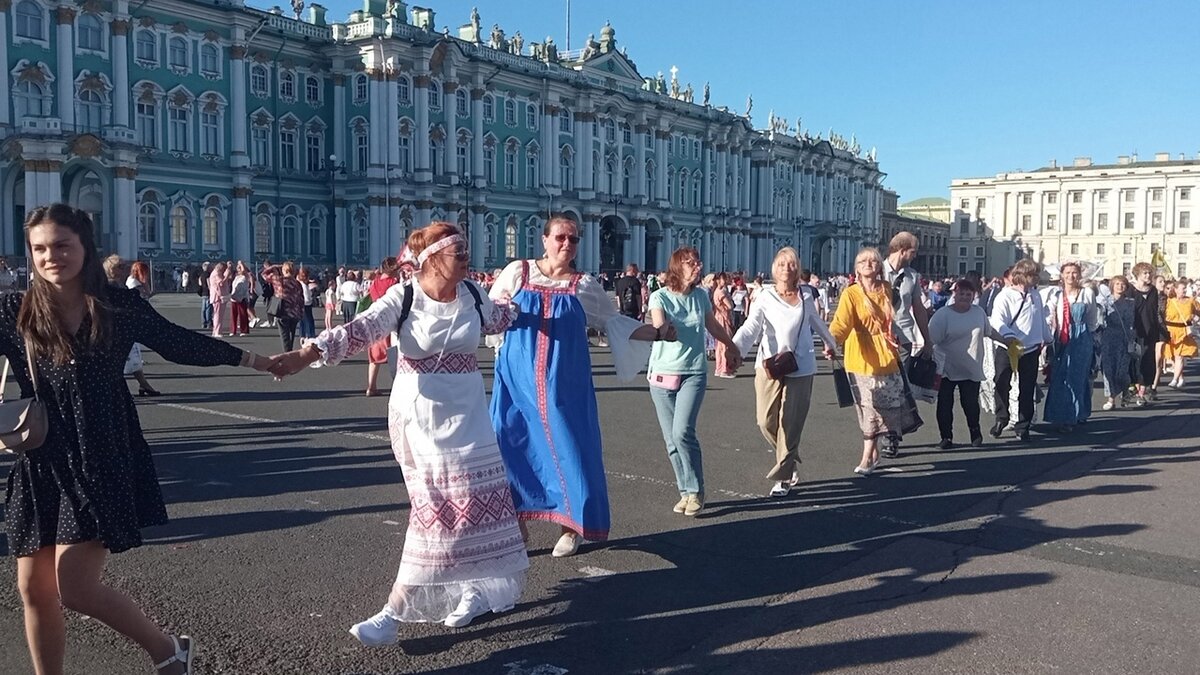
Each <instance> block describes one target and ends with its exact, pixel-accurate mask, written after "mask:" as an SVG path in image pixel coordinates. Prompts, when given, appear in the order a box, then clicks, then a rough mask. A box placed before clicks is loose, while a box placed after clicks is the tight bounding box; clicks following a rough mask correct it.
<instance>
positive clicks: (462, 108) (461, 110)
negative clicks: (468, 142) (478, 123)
mask: <svg viewBox="0 0 1200 675" xmlns="http://www.w3.org/2000/svg"><path fill="white" fill-rule="evenodd" d="M454 111H455V114H456V115H458V116H459V117H469V116H470V114H471V105H470V102H469V99H468V98H467V90H466V89H463V88H462V87H459V88H458V90H457V91H455V92H454Z"/></svg>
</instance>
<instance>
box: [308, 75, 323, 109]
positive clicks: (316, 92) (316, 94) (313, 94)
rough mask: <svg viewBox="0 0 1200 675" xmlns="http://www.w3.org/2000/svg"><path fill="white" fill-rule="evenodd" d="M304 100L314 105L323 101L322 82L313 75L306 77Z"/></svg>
mask: <svg viewBox="0 0 1200 675" xmlns="http://www.w3.org/2000/svg"><path fill="white" fill-rule="evenodd" d="M304 100H305V101H306V102H308V103H311V104H313V105H316V104H318V103H320V102H321V82H320V80H318V79H317V78H316V77H314V76H312V75H309V76H307V77H305V78H304Z"/></svg>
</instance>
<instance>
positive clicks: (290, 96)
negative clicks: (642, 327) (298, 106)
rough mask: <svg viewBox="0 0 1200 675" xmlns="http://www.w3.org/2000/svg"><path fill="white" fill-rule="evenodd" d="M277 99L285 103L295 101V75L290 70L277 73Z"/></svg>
mask: <svg viewBox="0 0 1200 675" xmlns="http://www.w3.org/2000/svg"><path fill="white" fill-rule="evenodd" d="M279 98H282V99H283V100H285V101H294V100H296V74H295V73H293V72H292V71H290V70H285V71H283V72H281V73H279Z"/></svg>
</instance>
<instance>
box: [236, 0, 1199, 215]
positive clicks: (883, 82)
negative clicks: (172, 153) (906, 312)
mask: <svg viewBox="0 0 1200 675" xmlns="http://www.w3.org/2000/svg"><path fill="white" fill-rule="evenodd" d="M250 2H251V4H253V5H255V6H260V7H266V6H269V4H273V3H266V2H263V0H250ZM280 4H281V5H282V6H284V7H286V6H287V5H286V3H283V2H281V3H280ZM322 4H325V5H326V6H327V7H328V8H329V9H330V12H329V17H330V19H331V20H333V21H342V20H344V19H345V17H346V15H347V14H348V13H349V12H350V11H351V10H353V9H357V8H360V7H361V6H362V3H361V0H359V1H354V0H328V1H327V2H325V3H322ZM417 4H419V5H421V6H428V7H432V8H433V9H434V10H435V12H436V13H437V14H436V19H437V24H438V30H439V31H440V30H441V28H442V26H449V27H450V28H451V33H452V34H456V31H457V27H458V26H459V25H461V24H464V23H466V22H467V20H468V16H469V14H470V11H471V7H472V6H478V8H479V13H480V15H481V16H482V22H483V26H484V28H485V30H490V28H491V26H492V24H493V23H499V24H500V25H501V27H503V28H504V29H505V32H506V33H508V34H512V33H513V32H514V31H516V30H520V31H521V34H522V35H523V36H525V38H526V40H527V41H528V40H531V39H538V40H544V39H545V37H546V36H547V35H550V36H553V37H554V41H555V43H556V44H557V45H558V46H559V48H560V49H561V48H564V47H565V44H566V39H565V34H566V4H567V3H566V0H470V1H460V0H426V1H425V2H418V3H417ZM409 7H410V8H411V7H412V3H410V4H409ZM605 20H611V21H612V24H613V27H614V28H616V31H617V33H616V34H617V43H618V45H619V46H622V47H625V48H626V49H628V53H629V56H630V57H631V58H632V59H633V60H634V62H635V63H636V64H637V66H638V68H639V70H640V71H641V72H642V74H643V75H645V76H652V75H654V74H656V73H657V72H658V71H659V70H662V71H663V72H664V73H667V72H668V70H669V69H670V67H671V66H672V65H675V66H678V67H679V78H680V80H681V81H682V82H684V83H685V84H686V83H687V82H689V81H690V82H692V83H694V85H695V88H696V91H697V97H699V91H700V90H701V89H702V88H703V86H704V82H705V81H709V82H711V86H712V102H713V104H714V105H726V106H729V107H730V108H731V109H733V110H736V111H743V110H745V104H746V96H747V95H748V94H753V96H754V112H753V116H754V122H755V126H758V127H761V126H763V125H765V123H766V119H767V114H768V111H769V110H771V109H774V110H775V112H776V114H779V115H782V116H784V117H787V118H788V119H789V120H790V121H791V122H792V123H793V124H794V123H795V121H796V118H797V117H798V116H799V117H801V118H803V122H804V126H805V127H806V128H808V129H812V130H813V132H814V133H815V132H817V131H819V132H821V133H823V134H824V133H827V132H828V130H829V129H830V127H832V128H833V129H834V131H835V132H837V133H840V134H842V135H844V136H846V137H847V138H849V136H850V134H851V133H854V134H856V135H857V137H858V140H859V142H860V143H861V144H862V146H863V147H864V148H870V147H871V146H876V147H877V148H878V151H879V162H880V167H881V169H882V170H883V171H885V172H886V173H887V174H888V177H887V179H886V180H885V184H886V185H887V186H889V187H890V188H892V189H894V190H897V191H898V192H899V193H900V196H901V200H902V201H907V200H910V199H916V198H918V197H924V196H932V195H941V196H948V195H949V187H948V186H949V184H950V180H951V179H952V178H962V177H968V176H988V175H993V174H996V173H999V172H1002V171H1011V170H1013V169H1018V168H1020V169H1027V170H1028V169H1033V168H1036V167H1039V166H1045V165H1046V164H1047V163H1048V162H1049V160H1050V159H1057V160H1058V161H1059V162H1060V163H1062V162H1070V161H1071V160H1072V159H1073V158H1074V157H1076V156H1090V157H1092V159H1093V160H1094V161H1095V162H1097V163H1111V162H1114V161H1115V159H1116V156H1117V155H1124V154H1130V153H1133V152H1137V153H1139V155H1140V156H1141V157H1142V158H1151V157H1152V155H1153V154H1154V153H1155V152H1170V153H1171V154H1172V158H1175V157H1177V156H1178V155H1179V154H1180V153H1185V154H1186V155H1187V156H1188V157H1189V158H1193V157H1196V156H1197V155H1198V154H1200V134H1198V133H1197V129H1198V126H1197V120H1198V118H1200V39H1198V37H1197V34H1196V30H1197V26H1200V2H1195V1H1192V0H1178V1H1175V2H1169V1H1163V0H1151V1H1139V2H1117V1H1115V0H1092V1H1088V2H1084V1H1076V0H1054V1H1052V2H1041V1H1034V0H1006V1H1004V2H999V1H992V2H976V1H974V0H960V1H957V2H955V1H950V0H910V1H908V2H885V1H884V0H841V1H838V2H824V3H815V2H798V1H793V0H775V1H770V0H739V1H737V2H728V1H717V0H690V1H686V0H636V1H635V0H607V1H602V0H575V1H574V2H572V3H571V47H573V48H578V47H581V46H582V45H583V42H584V40H586V38H587V35H588V33H596V34H597V37H598V36H599V32H600V28H601V27H602V26H603V25H604V22H605ZM668 76H669V75H668Z"/></svg>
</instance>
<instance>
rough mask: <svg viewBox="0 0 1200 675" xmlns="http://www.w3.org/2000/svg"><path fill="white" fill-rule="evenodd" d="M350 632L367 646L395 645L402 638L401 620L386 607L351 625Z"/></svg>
mask: <svg viewBox="0 0 1200 675" xmlns="http://www.w3.org/2000/svg"><path fill="white" fill-rule="evenodd" d="M350 634H351V635H353V636H354V637H356V638H358V641H359V642H361V643H363V645H364V646H367V647H382V646H384V645H394V644H396V641H397V640H398V639H399V638H400V620H399V619H395V618H393V617H392V615H391V614H390V613H389V612H388V611H387V610H386V609H385V610H383V611H381V612H379V613H378V614H376V615H375V616H373V617H371V618H369V619H367V620H366V621H363V622H361V623H356V624H354V625H353V626H351V627H350Z"/></svg>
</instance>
